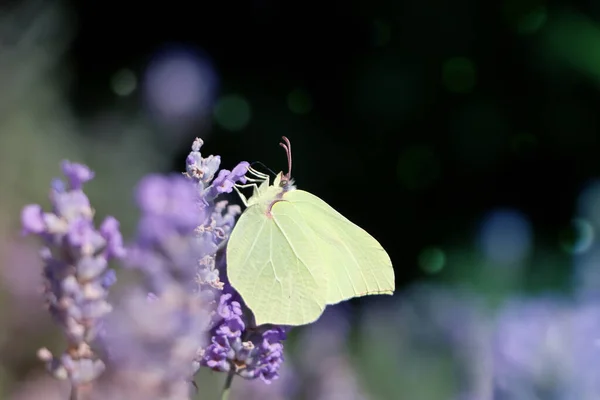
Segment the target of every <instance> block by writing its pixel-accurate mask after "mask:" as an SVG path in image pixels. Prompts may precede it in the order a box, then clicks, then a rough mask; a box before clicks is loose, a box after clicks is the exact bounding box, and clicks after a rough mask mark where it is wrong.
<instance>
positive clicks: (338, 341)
mask: <svg viewBox="0 0 600 400" xmlns="http://www.w3.org/2000/svg"><path fill="white" fill-rule="evenodd" d="M345 306H346V305H343V304H342V305H336V306H334V307H328V308H327V309H326V310H325V312H324V313H323V315H322V316H321V318H319V320H318V321H317V322H315V323H314V324H312V325H310V326H308V327H307V328H306V329H305V330H304V331H303V332H302V334H301V336H300V338H299V340H300V343H299V347H300V348H301V349H302V354H301V355H300V357H299V360H298V361H299V363H298V364H299V365H298V366H299V368H297V369H298V373H299V375H301V377H302V382H306V383H308V384H303V385H302V387H297V388H296V390H301V391H303V396H304V397H305V398H309V399H315V400H336V399H345V400H366V399H368V398H369V396H368V395H367V393H366V391H365V389H364V388H363V387H362V385H361V383H362V382H361V381H360V379H359V375H358V371H357V370H356V364H355V363H354V362H353V360H352V359H351V358H350V357H348V355H347V352H348V349H347V344H348V336H349V334H350V323H349V321H348V313H347V312H345V311H346V310H345Z"/></svg>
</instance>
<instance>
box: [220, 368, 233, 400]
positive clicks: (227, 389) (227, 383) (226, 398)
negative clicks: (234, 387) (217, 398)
mask: <svg viewBox="0 0 600 400" xmlns="http://www.w3.org/2000/svg"><path fill="white" fill-rule="evenodd" d="M234 376H235V369H234V368H233V366H232V367H231V370H230V371H229V373H228V374H227V379H225V385H224V386H223V392H222V393H221V400H229V393H230V392H231V381H233V377H234Z"/></svg>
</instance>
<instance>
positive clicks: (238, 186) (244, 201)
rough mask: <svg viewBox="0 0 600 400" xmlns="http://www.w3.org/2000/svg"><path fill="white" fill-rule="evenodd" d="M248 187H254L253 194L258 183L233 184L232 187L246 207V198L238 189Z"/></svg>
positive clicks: (256, 190)
mask: <svg viewBox="0 0 600 400" xmlns="http://www.w3.org/2000/svg"><path fill="white" fill-rule="evenodd" d="M249 187H251V188H254V193H255V194H256V193H258V185H257V184H256V183H248V184H246V185H240V184H236V185H233V188H234V189H235V191H236V192H237V194H238V195H239V196H240V199H241V200H242V203H244V206H246V207H248V199H247V198H246V196H244V195H243V194H242V192H240V189H244V188H249Z"/></svg>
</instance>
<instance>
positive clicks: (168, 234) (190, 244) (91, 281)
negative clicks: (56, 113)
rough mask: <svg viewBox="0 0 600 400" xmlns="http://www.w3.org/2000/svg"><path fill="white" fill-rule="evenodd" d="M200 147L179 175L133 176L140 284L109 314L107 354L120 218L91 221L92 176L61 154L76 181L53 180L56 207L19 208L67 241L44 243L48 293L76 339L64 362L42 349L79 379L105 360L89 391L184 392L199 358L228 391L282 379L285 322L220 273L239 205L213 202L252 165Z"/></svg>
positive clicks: (135, 264)
mask: <svg viewBox="0 0 600 400" xmlns="http://www.w3.org/2000/svg"><path fill="white" fill-rule="evenodd" d="M201 147H202V140H201V139H196V141H195V142H194V144H193V146H192V152H191V153H190V155H189V156H188V158H187V168H186V173H185V174H184V175H173V176H162V175H150V176H147V177H146V178H145V179H143V180H142V181H141V182H140V184H139V185H138V188H137V192H136V199H137V203H138V205H139V207H140V209H141V211H142V213H141V214H142V215H141V219H140V222H139V225H138V231H137V237H136V240H135V242H134V243H133V244H132V245H131V246H130V247H129V249H128V252H127V263H126V265H127V266H128V267H130V268H132V269H134V270H136V271H139V272H141V274H142V276H143V284H142V285H141V286H138V287H133V288H129V289H128V293H127V295H126V297H125V298H124V299H123V303H122V307H119V308H118V309H117V310H116V311H115V312H114V313H111V315H110V316H109V317H108V318H107V319H106V324H105V325H106V326H105V328H106V329H105V330H104V331H103V335H102V337H101V339H102V340H101V344H102V349H103V350H104V352H105V353H104V354H105V357H104V359H103V360H100V358H99V357H98V356H96V354H95V353H93V352H92V351H91V347H90V344H91V341H92V339H97V338H98V337H97V336H98V332H99V329H100V326H101V325H100V319H101V318H102V317H105V315H106V314H107V313H108V312H109V311H111V308H110V306H109V305H108V303H107V302H106V292H107V288H108V287H109V286H111V285H112V284H113V283H114V282H115V275H114V272H113V271H112V270H107V269H106V268H107V260H108V259H110V258H112V257H121V258H122V257H123V256H124V254H125V251H124V249H123V247H122V238H121V235H120V233H119V231H118V223H117V221H116V220H115V219H113V218H107V219H106V220H105V222H104V223H103V224H102V226H101V227H100V229H99V230H98V231H95V230H94V229H93V225H92V223H91V220H92V216H93V212H92V210H91V208H90V205H89V201H88V199H87V197H86V196H85V195H84V194H83V192H82V191H81V186H82V184H83V183H84V182H86V181H88V180H90V179H91V178H92V177H93V173H92V172H91V171H90V170H89V169H87V168H86V167H85V166H82V165H79V164H71V163H68V162H67V163H65V164H64V165H63V172H64V174H65V175H66V176H67V177H68V179H69V188H68V190H65V189H64V185H63V184H61V183H60V182H56V183H55V184H54V185H53V187H54V189H53V196H52V200H53V204H54V213H52V214H44V213H42V211H41V207H39V206H27V207H25V208H24V210H23V226H24V228H25V231H26V232H28V233H35V234H37V235H39V236H40V237H42V238H44V239H45V240H46V242H47V243H48V245H51V246H55V247H58V249H59V250H60V251H59V252H58V256H56V255H53V254H52V253H51V251H50V249H49V248H48V249H45V250H44V252H43V253H44V257H45V259H46V261H47V267H46V275H47V279H48V293H49V294H48V298H49V302H50V305H51V311H52V312H53V314H55V317H56V318H57V320H58V321H59V322H60V323H61V324H62V325H64V327H65V331H66V333H67V335H68V337H69V339H70V343H73V345H72V346H70V348H69V353H68V354H69V355H68V356H66V355H65V356H63V357H62V358H61V360H60V362H59V361H56V360H55V359H54V358H53V357H52V355H51V354H50V353H49V352H48V351H47V350H42V351H41V352H40V356H41V357H42V358H43V359H44V360H46V361H48V362H49V363H50V364H51V366H52V370H53V371H54V373H55V375H57V376H60V375H65V376H66V377H69V378H70V379H71V381H72V382H73V384H74V385H77V384H79V383H81V382H89V381H91V380H92V379H95V378H96V377H98V376H99V375H100V373H101V372H102V371H103V370H104V369H105V367H106V366H108V370H107V374H105V375H104V376H103V378H102V380H101V381H100V382H99V384H98V385H96V387H95V388H94V390H93V391H92V394H91V395H90V396H92V397H93V398H113V399H121V398H122V399H153V398H157V399H168V400H179V399H182V400H183V399H187V398H189V391H190V380H192V379H193V376H194V374H195V373H196V372H197V371H198V369H199V368H200V367H201V366H207V367H209V368H212V369H213V370H217V371H223V372H228V384H227V388H226V389H227V390H228V388H229V386H228V385H229V384H230V383H231V378H232V377H233V375H235V374H237V375H239V376H241V377H243V378H245V379H256V378H260V379H261V380H262V381H264V382H266V383H270V382H271V381H272V380H274V379H277V378H278V373H279V369H280V367H281V365H282V363H283V344H282V342H283V340H285V336H286V335H285V329H284V328H283V327H279V326H268V327H267V326H261V327H255V326H253V325H250V324H251V323H252V322H253V321H252V318H251V315H249V314H248V313H244V312H243V310H242V305H241V300H240V299H239V295H238V294H237V293H235V292H234V291H233V289H232V288H231V287H230V286H229V285H228V283H227V282H226V281H222V280H221V278H220V276H221V274H222V273H223V272H224V269H225V268H226V266H225V260H224V255H223V252H222V251H220V250H221V249H222V248H223V246H224V244H225V243H226V241H227V239H228V237H229V234H230V232H231V230H232V229H233V226H234V224H235V219H236V217H237V216H238V215H239V214H240V213H241V209H240V207H239V206H236V205H228V203H227V201H216V199H217V196H219V195H220V194H222V193H230V192H232V190H233V187H234V184H235V183H236V182H245V181H246V180H245V179H246V178H245V177H244V175H245V173H246V171H247V169H248V165H249V164H248V163H247V162H241V163H239V164H238V165H237V166H236V167H235V168H233V170H232V171H229V170H224V169H223V170H220V171H219V167H220V158H219V157H218V156H212V155H211V156H208V157H206V158H204V157H202V155H201V153H200V149H201ZM59 256H60V257H62V258H59ZM74 349H75V350H74ZM66 354H67V353H66ZM74 354H75V356H76V357H74V356H73V355H74ZM69 357H70V358H69ZM105 362H106V365H105ZM86 395H87V392H86ZM98 396H100V397H98Z"/></svg>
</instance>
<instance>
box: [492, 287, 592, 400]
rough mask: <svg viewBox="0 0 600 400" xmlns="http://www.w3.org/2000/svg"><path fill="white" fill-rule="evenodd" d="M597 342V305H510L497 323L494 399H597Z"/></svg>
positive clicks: (531, 302)
mask: <svg viewBox="0 0 600 400" xmlns="http://www.w3.org/2000/svg"><path fill="white" fill-rule="evenodd" d="M599 339H600V306H598V305H597V304H596V303H578V302H567V301H566V300H562V299H558V298H537V299H519V300H512V301H511V302H509V303H508V304H506V306H505V307H504V308H503V309H502V310H501V312H500V313H499V315H498V319H497V322H496V330H495V341H494V371H495V384H496V393H497V394H498V395H501V396H504V397H506V398H519V399H521V398H522V399H537V398H553V399H558V400H576V399H577V400H587V399H597V398H599V397H600V373H599V372H598V371H600V346H599Z"/></svg>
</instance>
